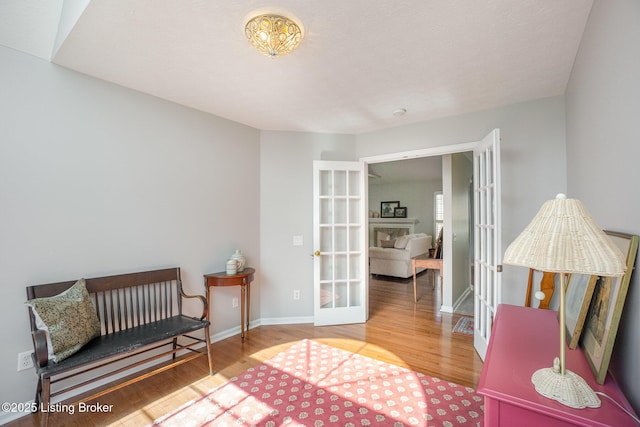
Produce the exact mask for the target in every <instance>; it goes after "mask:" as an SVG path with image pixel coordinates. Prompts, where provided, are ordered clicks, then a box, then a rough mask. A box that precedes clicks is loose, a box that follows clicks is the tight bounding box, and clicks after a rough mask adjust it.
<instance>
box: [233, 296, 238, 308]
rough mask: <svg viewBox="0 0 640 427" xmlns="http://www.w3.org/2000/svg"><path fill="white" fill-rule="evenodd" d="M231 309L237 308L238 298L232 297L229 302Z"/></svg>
mask: <svg viewBox="0 0 640 427" xmlns="http://www.w3.org/2000/svg"><path fill="white" fill-rule="evenodd" d="M231 307H232V308H238V297H233V299H232V300H231Z"/></svg>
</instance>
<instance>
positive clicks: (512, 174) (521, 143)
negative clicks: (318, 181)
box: [356, 96, 566, 305]
mask: <svg viewBox="0 0 640 427" xmlns="http://www.w3.org/2000/svg"><path fill="white" fill-rule="evenodd" d="M494 128H500V134H501V137H502V142H501V144H502V149H501V156H502V252H503V253H504V250H505V249H506V247H507V246H508V244H509V243H511V241H513V239H515V238H516V237H517V235H518V234H519V233H520V232H521V231H522V229H523V228H524V227H525V226H526V225H527V224H528V223H529V221H530V220H531V218H533V216H534V215H535V214H536V212H537V211H538V209H539V208H540V206H541V205H542V203H543V202H544V201H545V200H548V199H551V198H553V197H554V196H555V195H556V193H559V192H563V191H566V176H565V164H566V152H565V127H564V101H563V97H560V96H558V97H552V98H545V99H540V100H534V101H529V102H524V103H521V104H516V105H511V106H507V107H503V108H497V109H493V110H487V111H481V112H476V113H469V114H464V115H460V116H456V117H449V118H444V119H439V120H432V121H428V122H422V123H417V124H414V125H408V126H403V127H398V128H392V129H386V130H381V131H377V132H371V133H366V134H362V135H357V136H356V143H357V156H358V158H360V157H368V156H375V155H381V154H387V153H394V152H404V151H410V150H420V149H425V148H433V147H440V146H446V145H455V144H460V143H465V142H472V141H479V140H481V139H482V138H483V137H484V136H486V135H487V134H488V133H489V132H490V131H491V130H492V129H494ZM390 141H393V143H390ZM527 273H528V272H527V271H525V269H523V268H519V267H512V266H505V268H504V272H503V273H502V283H503V286H502V296H503V302H506V303H511V304H520V305H522V304H523V303H524V294H525V290H526V283H527Z"/></svg>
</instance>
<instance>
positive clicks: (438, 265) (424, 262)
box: [411, 255, 442, 303]
mask: <svg viewBox="0 0 640 427" xmlns="http://www.w3.org/2000/svg"><path fill="white" fill-rule="evenodd" d="M411 266H412V269H413V302H414V303H416V302H418V296H417V293H416V268H418V267H422V268H428V269H431V270H438V271H439V272H440V292H442V258H430V257H429V256H428V255H418V256H417V257H415V258H411ZM433 287H434V288H435V287H436V273H435V271H434V272H433Z"/></svg>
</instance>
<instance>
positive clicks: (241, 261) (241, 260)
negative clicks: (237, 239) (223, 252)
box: [231, 249, 247, 272]
mask: <svg viewBox="0 0 640 427" xmlns="http://www.w3.org/2000/svg"><path fill="white" fill-rule="evenodd" d="M231 259H232V260H235V261H237V262H238V267H237V269H236V270H237V272H241V271H242V270H244V267H245V266H246V262H247V260H246V258H245V256H244V254H243V253H242V251H241V250H240V249H236V251H235V252H234V253H233V255H231Z"/></svg>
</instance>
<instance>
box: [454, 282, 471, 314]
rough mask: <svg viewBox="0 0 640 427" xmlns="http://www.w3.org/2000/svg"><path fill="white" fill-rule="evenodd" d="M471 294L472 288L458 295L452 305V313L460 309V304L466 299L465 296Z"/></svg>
mask: <svg viewBox="0 0 640 427" xmlns="http://www.w3.org/2000/svg"><path fill="white" fill-rule="evenodd" d="M471 292H472V288H467V289H465V290H464V292H463V293H462V295H460V297H459V298H458V299H457V300H456V302H455V303H454V304H453V311H454V312H455V311H456V310H457V309H458V307H460V306H461V305H462V303H463V302H464V300H465V298H467V295H469V294H470V293H471Z"/></svg>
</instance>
